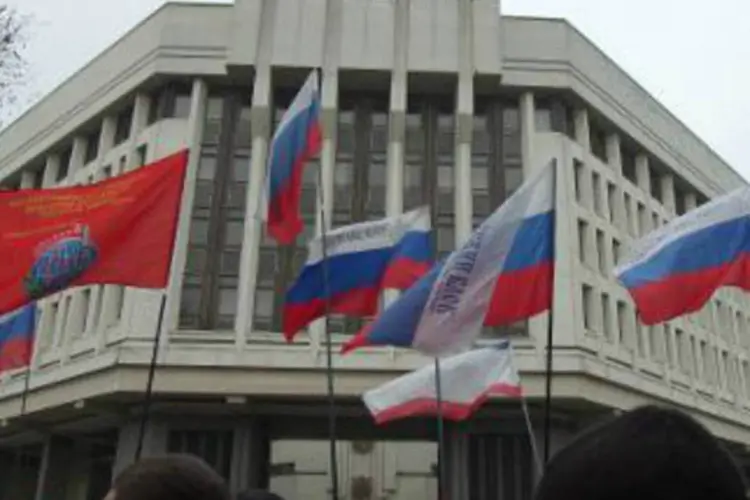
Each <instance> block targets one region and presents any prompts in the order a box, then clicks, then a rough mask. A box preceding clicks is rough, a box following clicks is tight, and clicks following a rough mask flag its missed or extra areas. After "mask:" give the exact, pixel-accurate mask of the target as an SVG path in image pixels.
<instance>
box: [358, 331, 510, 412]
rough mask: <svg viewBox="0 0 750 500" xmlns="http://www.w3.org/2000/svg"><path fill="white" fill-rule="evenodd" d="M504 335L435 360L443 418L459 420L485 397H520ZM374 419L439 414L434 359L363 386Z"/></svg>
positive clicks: (507, 343)
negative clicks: (495, 342)
mask: <svg viewBox="0 0 750 500" xmlns="http://www.w3.org/2000/svg"><path fill="white" fill-rule="evenodd" d="M511 353H512V349H511V347H510V342H509V341H507V340H506V341H503V342H501V343H499V344H498V345H495V346H491V347H485V348H482V349H475V350H471V351H467V352H465V353H462V354H458V355H455V356H452V357H449V358H445V359H441V360H440V393H441V401H440V410H441V413H442V416H443V418H446V419H449V420H455V421H458V420H464V419H466V418H468V417H469V416H471V415H472V414H473V413H474V412H475V411H476V410H477V409H478V408H479V407H480V406H481V405H482V404H483V403H484V402H485V401H486V400H487V399H488V398H489V397H491V396H494V395H503V396H510V397H521V396H522V388H521V382H520V378H519V376H518V372H517V371H516V369H515V367H514V366H513V358H512V354H511ZM362 399H363V400H364V402H365V405H366V406H367V408H368V410H370V413H371V414H372V416H373V417H374V419H375V421H376V422H377V423H378V424H383V423H386V422H390V421H392V420H397V419H401V418H406V417H415V416H428V415H429V416H431V415H437V414H438V401H437V390H436V373H435V366H434V364H432V363H431V364H429V365H427V366H425V367H423V368H421V369H419V370H417V371H414V372H411V373H408V374H406V375H403V376H401V377H399V378H397V379H394V380H392V381H390V382H388V383H386V384H383V385H382V386H380V387H378V388H376V389H373V390H370V391H367V392H366V393H365V394H364V395H363V398H362Z"/></svg>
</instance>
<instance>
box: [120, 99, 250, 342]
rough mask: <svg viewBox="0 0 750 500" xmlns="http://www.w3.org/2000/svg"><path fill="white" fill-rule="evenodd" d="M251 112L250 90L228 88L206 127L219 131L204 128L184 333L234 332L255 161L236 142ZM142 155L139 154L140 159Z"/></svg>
mask: <svg viewBox="0 0 750 500" xmlns="http://www.w3.org/2000/svg"><path fill="white" fill-rule="evenodd" d="M249 107H250V96H248V95H247V92H246V91H245V90H244V89H237V90H236V91H235V90H234V89H224V90H222V91H221V94H220V95H211V96H210V97H209V99H208V105H207V110H206V115H205V125H206V128H210V127H214V128H213V130H212V131H211V132H210V133H205V132H206V130H205V128H204V142H203V144H202V146H201V150H200V152H201V156H200V159H199V163H198V173H197V179H196V186H195V201H194V204H193V214H192V222H191V227H190V235H189V243H188V252H187V261H186V264H185V277H184V287H183V292H182V304H181V309H180V320H181V321H180V322H181V326H182V327H184V328H192V329H199V330H231V329H233V328H234V321H235V316H236V314H237V307H238V304H237V288H238V282H239V268H240V253H241V249H242V242H243V234H244V224H245V220H244V214H245V193H246V190H247V180H248V178H249V158H250V150H249V149H248V148H245V147H239V146H238V145H237V144H236V143H235V141H234V137H235V131H236V128H237V126H238V122H239V119H240V118H239V117H240V115H241V113H242V112H243V110H244V109H246V108H247V109H249ZM143 146H145V145H143ZM139 150H140V148H139ZM142 151H143V153H140V152H139V151H138V150H137V151H136V152H135V153H136V154H137V155H139V159H140V158H141V157H142V155H145V154H146V150H145V149H143V150H142Z"/></svg>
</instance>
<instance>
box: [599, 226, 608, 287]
mask: <svg viewBox="0 0 750 500" xmlns="http://www.w3.org/2000/svg"><path fill="white" fill-rule="evenodd" d="M596 256H597V260H598V262H599V272H601V273H602V275H604V276H607V275H608V274H609V266H608V265H607V252H606V248H605V241H604V231H602V230H601V229H597V230H596Z"/></svg>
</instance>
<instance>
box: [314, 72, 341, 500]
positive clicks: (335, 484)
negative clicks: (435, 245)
mask: <svg viewBox="0 0 750 500" xmlns="http://www.w3.org/2000/svg"><path fill="white" fill-rule="evenodd" d="M316 73H317V76H318V84H319V85H320V82H321V81H322V74H321V71H320V68H318V69H316ZM323 190H324V183H323V165H322V162H321V163H320V164H319V166H318V202H319V203H320V226H321V229H320V247H321V254H322V269H323V294H324V295H325V321H324V323H325V326H324V328H325V341H326V379H327V386H328V441H329V443H328V444H329V455H330V456H329V460H330V468H331V493H332V496H333V500H340V497H339V465H338V456H337V452H336V391H335V389H336V388H335V386H334V379H333V342H332V341H331V329H330V328H329V324H328V320H329V316H330V314H331V294H330V290H331V284H330V280H329V275H328V272H329V269H328V246H327V243H326V231H327V230H328V224H326V205H325V196H324V194H323Z"/></svg>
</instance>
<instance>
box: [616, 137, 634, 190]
mask: <svg viewBox="0 0 750 500" xmlns="http://www.w3.org/2000/svg"><path fill="white" fill-rule="evenodd" d="M635 157H636V152H635V148H634V147H631V146H630V145H628V144H626V143H625V142H624V141H623V142H622V143H621V144H620V158H621V161H622V176H623V177H625V178H626V179H627V180H629V181H630V182H631V183H632V184H633V185H634V186H637V185H638V176H637V174H636V168H635Z"/></svg>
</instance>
